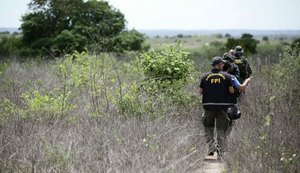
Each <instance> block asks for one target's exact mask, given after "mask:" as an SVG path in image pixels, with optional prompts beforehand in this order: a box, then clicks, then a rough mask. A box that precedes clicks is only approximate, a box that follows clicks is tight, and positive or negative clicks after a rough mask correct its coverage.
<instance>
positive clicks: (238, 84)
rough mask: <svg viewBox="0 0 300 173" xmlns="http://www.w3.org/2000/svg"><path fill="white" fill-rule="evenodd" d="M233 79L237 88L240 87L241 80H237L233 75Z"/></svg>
mask: <svg viewBox="0 0 300 173" xmlns="http://www.w3.org/2000/svg"><path fill="white" fill-rule="evenodd" d="M232 81H233V86H234V87H235V88H239V87H240V86H241V84H240V82H239V81H238V80H237V78H236V77H235V76H233V77H232Z"/></svg>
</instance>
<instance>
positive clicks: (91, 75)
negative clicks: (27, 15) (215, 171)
mask: <svg viewBox="0 0 300 173" xmlns="http://www.w3.org/2000/svg"><path fill="white" fill-rule="evenodd" d="M167 55H169V54H167ZM149 57H151V54H149V56H148V58H149ZM299 60H300V58H299V54H295V53H293V52H291V51H288V52H287V53H285V54H284V58H283V60H282V61H281V62H280V64H277V65H272V66H265V67H263V68H262V71H261V72H254V79H253V82H252V83H251V86H250V87H249V88H248V90H247V91H246V94H245V97H244V98H243V102H242V103H240V106H241V109H242V118H241V119H239V120H236V123H235V126H234V130H233V132H232V134H231V136H230V140H229V145H228V146H229V152H228V154H227V158H228V160H227V163H228V172H299V170H300V168H299V164H298V163H299V161H300V160H299V158H300V157H299V153H300V152H299V146H300V143H299V141H300V140H299V139H300V129H299V118H300V116H299V112H300V110H299V108H300V105H299V101H300V100H299V98H300V96H299V93H300V92H299V84H300V83H299V69H300V63H299V62H300V61H299ZM166 61H168V60H166ZM146 64H148V65H149V64H151V66H153V65H155V64H153V62H152V61H151V60H150V61H149V62H148V63H146ZM170 64H172V62H171V63H170ZM202 65H203V64H202ZM208 66H209V65H208ZM137 67H139V64H137V63H136V61H133V60H131V61H118V60H116V59H115V58H114V57H112V56H110V55H107V54H101V55H87V54H84V53H82V54H80V53H75V54H73V55H69V56H66V57H65V58H64V59H63V60H62V61H59V62H48V63H30V62H28V63H17V62H14V63H10V64H2V65H1V68H0V69H1V88H0V96H1V109H0V111H1V114H0V143H1V144H0V145H1V148H0V172H193V171H195V170H196V169H198V168H201V166H202V161H203V158H204V156H205V154H206V151H207V150H206V147H205V144H204V137H203V135H202V124H201V117H200V116H201V113H202V110H201V109H200V110H199V107H200V108H201V106H200V103H199V98H198V97H195V95H193V94H194V91H195V89H196V83H197V81H196V79H194V82H192V83H189V82H188V81H186V83H187V85H185V87H181V86H182V83H179V85H180V87H178V86H173V84H174V82H167V84H166V83H165V82H163V83H159V82H158V81H157V80H149V81H146V82H145V80H144V77H143V75H141V74H142V72H141V71H140V69H139V68H137ZM149 67H150V66H149ZM170 70H171V71H172V70H175V68H174V69H170ZM158 71H160V70H158ZM168 71H169V70H167V73H168ZM174 74H176V75H177V74H178V73H177V72H176V73H174ZM195 76H199V74H196V73H195ZM159 81H160V80H159ZM147 82H150V83H147ZM153 82H158V83H159V85H156V84H155V83H154V84H153ZM140 84H143V85H140ZM175 84H176V82H175ZM144 85H148V86H151V87H154V86H155V87H157V88H155V89H157V90H155V92H153V93H151V94H149V93H147V92H145V90H146V89H147V88H146V89H145V86H144ZM176 85H177V84H176ZM166 86H168V87H171V89H170V90H169V89H167V91H166V90H164V92H161V91H160V90H159V89H160V87H163V88H165V87H166ZM174 89H178V90H175V91H176V92H174ZM152 91H153V90H152Z"/></svg>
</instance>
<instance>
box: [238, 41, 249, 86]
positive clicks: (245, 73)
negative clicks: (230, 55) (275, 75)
mask: <svg viewBox="0 0 300 173" xmlns="http://www.w3.org/2000/svg"><path fill="white" fill-rule="evenodd" d="M234 51H235V52H234V64H236V65H237V66H238V68H239V71H240V76H239V78H238V80H239V82H240V83H243V82H244V81H245V79H246V78H249V77H250V76H251V74H252V70H251V67H250V65H249V63H248V60H247V58H246V57H245V56H244V55H243V54H244V51H243V49H242V47H241V46H237V47H236V48H235V50H234Z"/></svg>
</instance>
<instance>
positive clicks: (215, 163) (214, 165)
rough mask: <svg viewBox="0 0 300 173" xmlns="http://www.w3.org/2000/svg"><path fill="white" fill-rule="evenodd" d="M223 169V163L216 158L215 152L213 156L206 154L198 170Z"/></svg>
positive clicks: (210, 172) (215, 172)
mask: <svg viewBox="0 0 300 173" xmlns="http://www.w3.org/2000/svg"><path fill="white" fill-rule="evenodd" d="M224 171H225V164H224V163H223V162H222V161H220V160H217V154H216V153H215V155H214V156H206V157H205V159H204V165H203V167H202V168H201V169H200V170H199V172H201V173H222V172H224Z"/></svg>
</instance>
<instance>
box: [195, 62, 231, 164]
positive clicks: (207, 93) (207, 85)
mask: <svg viewBox="0 0 300 173" xmlns="http://www.w3.org/2000/svg"><path fill="white" fill-rule="evenodd" d="M224 62H225V61H224V60H223V59H222V58H221V57H214V58H213V59H212V63H211V65H212V67H213V69H212V70H211V72H209V73H205V74H204V75H203V76H202V77H201V80H200V86H199V90H198V92H199V94H202V95H203V97H202V105H203V108H204V114H203V117H202V118H203V119H202V123H203V125H204V132H205V137H206V142H207V143H208V145H209V152H208V155H214V152H215V151H217V153H218V158H222V157H223V154H224V151H225V150H226V132H227V129H228V126H229V118H228V114H227V109H228V107H229V106H231V105H232V102H231V100H230V94H233V93H234V88H233V86H232V81H231V76H230V75H229V74H228V73H226V72H224V71H222V69H223V66H224ZM215 124H216V129H217V130H216V131H217V146H215V141H214V128H215Z"/></svg>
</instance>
